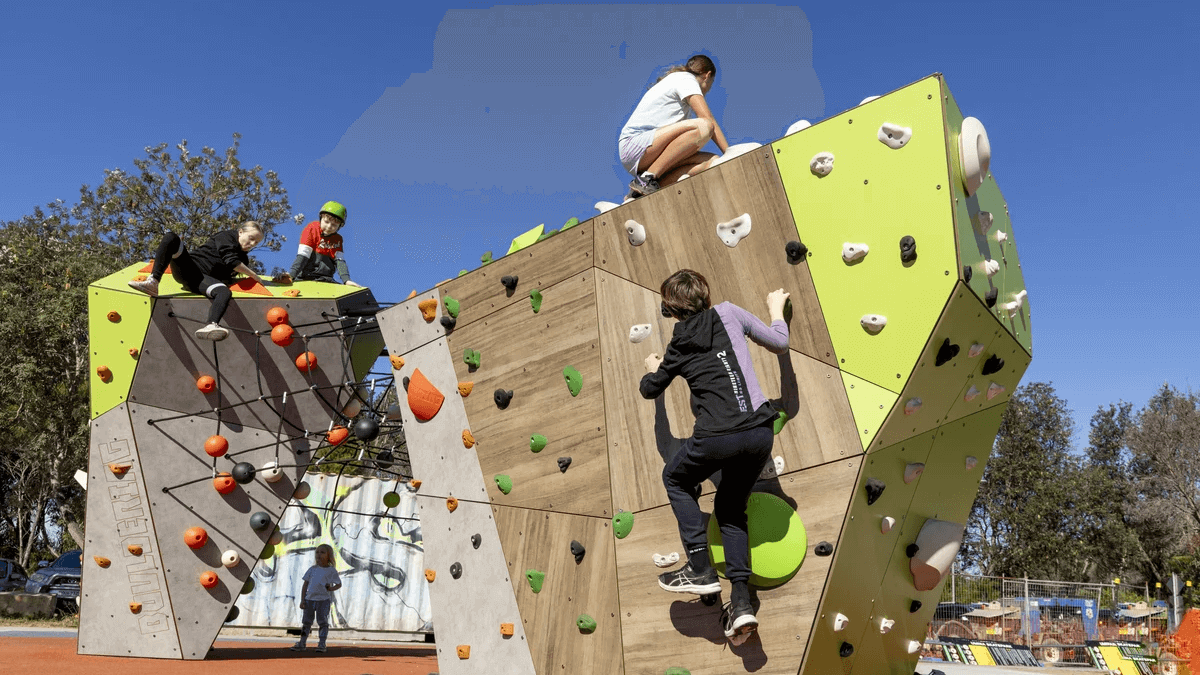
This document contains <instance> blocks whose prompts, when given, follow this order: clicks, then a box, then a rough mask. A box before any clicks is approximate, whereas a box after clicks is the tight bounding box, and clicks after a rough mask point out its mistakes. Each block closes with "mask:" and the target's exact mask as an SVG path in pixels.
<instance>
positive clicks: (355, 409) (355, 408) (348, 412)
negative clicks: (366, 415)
mask: <svg viewBox="0 0 1200 675" xmlns="http://www.w3.org/2000/svg"><path fill="white" fill-rule="evenodd" d="M360 412H362V401H361V400H359V398H358V397H357V396H351V397H350V400H349V401H347V402H346V405H344V406H342V414H343V415H345V416H346V417H358V413H360Z"/></svg>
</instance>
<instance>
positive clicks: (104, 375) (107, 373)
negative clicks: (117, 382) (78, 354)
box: [96, 366, 113, 382]
mask: <svg viewBox="0 0 1200 675" xmlns="http://www.w3.org/2000/svg"><path fill="white" fill-rule="evenodd" d="M96 376H97V377H99V378H100V381H101V382H108V381H109V380H111V379H112V376H113V374H112V370H111V369H109V367H108V366H98V367H97V368H96Z"/></svg>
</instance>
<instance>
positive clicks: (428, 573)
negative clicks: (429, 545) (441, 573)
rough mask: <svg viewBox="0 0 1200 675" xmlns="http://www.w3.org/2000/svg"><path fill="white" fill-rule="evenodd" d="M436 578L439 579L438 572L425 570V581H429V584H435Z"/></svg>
mask: <svg viewBox="0 0 1200 675" xmlns="http://www.w3.org/2000/svg"><path fill="white" fill-rule="evenodd" d="M436 578H437V572H435V571H433V570H425V581H428V582H429V583H433V580H434V579H436Z"/></svg>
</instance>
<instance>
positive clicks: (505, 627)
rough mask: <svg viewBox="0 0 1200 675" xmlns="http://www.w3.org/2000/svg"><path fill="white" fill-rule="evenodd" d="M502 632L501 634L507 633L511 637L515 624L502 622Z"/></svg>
mask: <svg viewBox="0 0 1200 675" xmlns="http://www.w3.org/2000/svg"><path fill="white" fill-rule="evenodd" d="M500 634H501V635H507V636H510V637H511V636H512V634H513V625H512V624H511V623H502V624H500Z"/></svg>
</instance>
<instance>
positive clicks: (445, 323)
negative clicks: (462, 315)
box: [442, 314, 458, 331]
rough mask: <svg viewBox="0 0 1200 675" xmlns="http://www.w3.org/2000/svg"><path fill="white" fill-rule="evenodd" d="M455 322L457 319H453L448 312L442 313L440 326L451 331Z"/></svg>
mask: <svg viewBox="0 0 1200 675" xmlns="http://www.w3.org/2000/svg"><path fill="white" fill-rule="evenodd" d="M457 323H458V319H455V318H454V317H452V316H450V315H449V314H443V315H442V328H445V329H446V330H448V331H451V330H454V325H455V324H457Z"/></svg>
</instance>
